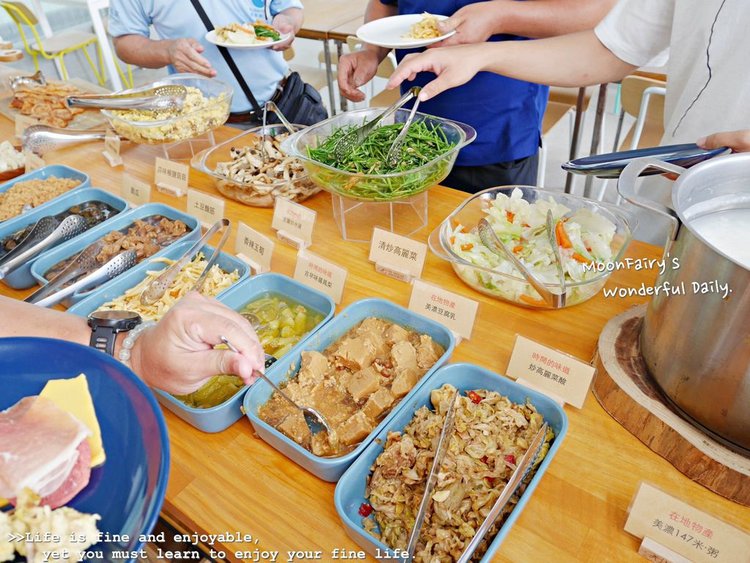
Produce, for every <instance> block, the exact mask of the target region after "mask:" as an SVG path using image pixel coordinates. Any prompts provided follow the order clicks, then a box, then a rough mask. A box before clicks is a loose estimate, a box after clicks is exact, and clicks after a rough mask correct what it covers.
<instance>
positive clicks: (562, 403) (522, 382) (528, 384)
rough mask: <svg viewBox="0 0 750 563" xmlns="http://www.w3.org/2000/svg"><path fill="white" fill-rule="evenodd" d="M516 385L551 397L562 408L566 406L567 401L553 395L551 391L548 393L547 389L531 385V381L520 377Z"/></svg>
mask: <svg viewBox="0 0 750 563" xmlns="http://www.w3.org/2000/svg"><path fill="white" fill-rule="evenodd" d="M516 383H518V384H519V385H523V386H524V387H526V388H528V389H532V390H534V391H537V392H538V393H541V394H542V395H545V396H547V397H549V398H550V399H552V400H553V401H555V402H556V403H557V404H558V405H560V406H561V407H564V406H565V399H563V398H562V397H561V396H560V395H557V394H555V393H552V392H551V391H547V390H546V389H542V388H541V387H539V386H538V385H534V384H533V383H531V382H530V381H527V380H525V379H524V378H522V377H519V378H518V379H516Z"/></svg>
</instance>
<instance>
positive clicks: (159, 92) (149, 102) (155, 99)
mask: <svg viewBox="0 0 750 563" xmlns="http://www.w3.org/2000/svg"><path fill="white" fill-rule="evenodd" d="M186 96H187V89H185V87H184V86H180V85H179V84H156V85H154V86H146V87H142V88H133V89H131V90H124V91H122V92H116V93H114V94H77V95H74V96H68V97H67V98H65V102H66V103H67V104H68V107H71V108H75V107H79V108H96V109H115V110H123V109H140V110H171V109H175V110H179V109H182V106H183V105H184V104H185V97H186Z"/></svg>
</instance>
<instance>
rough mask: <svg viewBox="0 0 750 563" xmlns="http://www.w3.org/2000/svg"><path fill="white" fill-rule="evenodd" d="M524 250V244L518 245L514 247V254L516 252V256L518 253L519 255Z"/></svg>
mask: <svg viewBox="0 0 750 563" xmlns="http://www.w3.org/2000/svg"><path fill="white" fill-rule="evenodd" d="M522 250H523V245H522V244H517V245H516V246H514V247H513V252H514V253H515V254H518V253H519V252H521V251H522Z"/></svg>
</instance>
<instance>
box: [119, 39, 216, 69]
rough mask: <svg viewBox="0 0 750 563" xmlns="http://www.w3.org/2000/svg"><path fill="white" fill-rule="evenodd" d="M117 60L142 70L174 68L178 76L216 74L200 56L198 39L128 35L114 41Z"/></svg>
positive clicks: (201, 49) (201, 48)
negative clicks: (184, 74)
mask: <svg viewBox="0 0 750 563" xmlns="http://www.w3.org/2000/svg"><path fill="white" fill-rule="evenodd" d="M112 41H113V43H114V45H115V51H116V52H117V56H118V57H119V58H120V59H121V60H122V61H124V62H126V63H129V64H132V65H136V66H140V67H143V68H162V67H165V66H167V65H170V64H171V65H172V66H174V67H175V69H176V70H177V71H178V72H195V73H197V74H202V75H203V76H208V77H209V78H213V77H214V76H216V71H215V70H214V69H213V68H212V67H211V63H209V62H208V60H206V59H205V58H204V57H203V56H201V53H202V52H203V45H201V44H200V43H198V41H196V40H195V39H186V38H181V39H162V40H153V39H149V38H148V37H144V36H142V35H135V34H128V35H121V36H119V37H115V38H113V40H112Z"/></svg>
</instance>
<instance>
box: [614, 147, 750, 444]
mask: <svg viewBox="0 0 750 563" xmlns="http://www.w3.org/2000/svg"><path fill="white" fill-rule="evenodd" d="M647 168H656V169H659V170H663V171H665V172H673V173H676V174H678V175H679V176H680V177H679V178H678V179H677V181H676V182H675V183H674V185H673V187H672V207H671V208H669V207H666V206H664V205H662V204H660V203H657V202H655V201H652V200H648V199H644V198H642V197H641V196H639V195H638V194H636V192H635V184H636V180H637V178H638V176H639V175H640V174H641V173H642V172H643V171H644V170H646V169H647ZM618 190H619V192H620V195H621V196H622V197H624V198H625V199H626V200H628V201H630V202H631V203H633V204H635V205H638V206H640V207H644V208H647V209H650V210H652V211H655V212H657V213H660V214H662V215H666V216H667V217H669V218H670V220H671V221H672V224H673V229H672V236H671V237H670V240H668V241H667V245H666V247H665V259H666V260H667V268H666V270H665V271H664V273H663V274H660V275H659V277H658V279H657V281H656V285H655V288H662V292H661V293H658V294H656V295H655V296H654V297H653V298H652V300H651V302H650V303H649V305H648V308H647V311H646V317H645V319H644V321H643V330H642V332H641V350H642V353H643V357H644V359H645V361H646V365H647V366H648V369H649V371H650V373H651V375H652V376H653V377H654V379H655V380H656V382H657V383H658V384H659V386H660V387H661V389H662V390H663V391H664V393H665V394H666V396H667V397H668V398H669V399H670V400H671V401H672V402H673V403H674V404H675V405H676V406H677V407H678V408H679V409H681V410H682V411H683V414H686V415H687V416H688V417H689V418H691V419H693V421H694V422H697V423H698V424H699V425H701V426H703V427H704V428H705V429H707V430H709V431H710V432H711V433H713V434H715V435H717V436H718V437H720V438H724V439H725V440H727V441H729V442H731V443H732V444H734V445H737V446H740V447H741V448H744V449H745V450H750V269H748V265H747V263H745V265H744V266H743V265H742V262H741V261H740V260H741V259H740V258H738V251H737V249H738V246H735V248H729V249H727V248H726V246H725V245H724V244H722V243H719V244H716V243H710V242H709V241H708V240H707V238H706V237H705V236H704V234H705V231H704V229H703V225H706V221H709V222H712V221H722V220H724V221H726V220H727V218H729V219H737V218H738V217H744V218H746V219H748V220H750V154H749V153H746V154H736V155H729V156H724V157H719V158H715V159H712V160H709V161H707V162H704V163H702V164H700V165H698V166H695V167H694V168H691V169H690V170H685V169H683V168H680V167H677V166H673V165H670V164H666V163H664V162H661V161H659V160H655V159H640V160H637V161H634V162H632V163H630V164H629V165H628V166H627V167H626V168H625V169H624V171H623V173H622V175H621V176H620V180H619V182H618ZM743 224H746V223H743ZM698 225H701V227H699V228H696V226H698ZM735 225H737V223H735ZM709 226H713V225H709ZM735 232H736V231H735ZM747 232H748V231H745V233H747ZM737 236H740V235H739V233H737ZM714 240H716V239H714ZM720 240H721V239H720ZM724 240H726V238H725V239H724ZM737 242H741V244H742V245H744V248H745V249H747V248H748V247H750V237H747V238H746V239H745V240H742V241H737ZM741 251H742V249H740V252H741ZM676 266H679V267H676ZM711 282H713V285H711V286H697V287H696V286H695V285H693V284H694V283H698V284H700V283H707V284H708V283H711ZM724 287H728V288H729V289H731V293H728V294H727V295H725V294H724V292H723V291H722V290H721V288H724ZM668 288H670V289H673V290H674V293H669V292H666V291H663V290H666V289H668ZM696 288H697V289H698V292H695V290H696ZM702 289H712V290H716V291H711V292H708V293H701V292H700V290H702Z"/></svg>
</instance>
